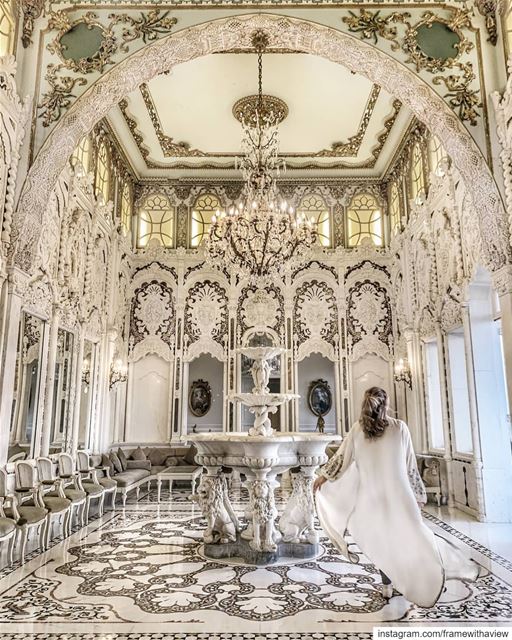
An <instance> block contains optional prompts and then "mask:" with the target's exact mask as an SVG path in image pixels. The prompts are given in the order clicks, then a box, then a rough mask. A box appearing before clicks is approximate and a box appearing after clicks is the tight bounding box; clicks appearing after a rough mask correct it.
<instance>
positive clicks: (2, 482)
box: [0, 467, 9, 498]
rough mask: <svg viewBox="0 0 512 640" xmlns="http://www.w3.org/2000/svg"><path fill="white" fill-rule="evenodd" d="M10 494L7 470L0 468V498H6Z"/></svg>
mask: <svg viewBox="0 0 512 640" xmlns="http://www.w3.org/2000/svg"><path fill="white" fill-rule="evenodd" d="M8 495H9V493H8V491H7V471H6V470H5V469H4V468H3V467H1V468H0V498H5V497H7V496H8Z"/></svg>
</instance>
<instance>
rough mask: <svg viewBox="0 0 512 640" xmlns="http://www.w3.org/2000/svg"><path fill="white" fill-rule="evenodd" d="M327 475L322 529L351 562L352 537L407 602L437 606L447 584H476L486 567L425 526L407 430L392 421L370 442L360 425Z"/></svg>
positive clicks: (320, 508) (320, 499)
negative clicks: (481, 568)
mask: <svg viewBox="0 0 512 640" xmlns="http://www.w3.org/2000/svg"><path fill="white" fill-rule="evenodd" d="M320 473H321V474H322V475H324V476H325V477H326V478H328V479H329V480H331V482H326V483H324V484H323V485H322V487H321V489H320V490H319V491H317V492H316V506H317V513H318V517H319V519H320V524H321V525H322V528H323V529H324V531H325V533H326V534H327V535H328V536H329V538H330V539H331V540H332V542H333V543H334V544H335V545H336V546H337V547H338V548H339V550H340V551H341V552H342V553H343V555H345V556H346V557H347V558H348V559H349V560H350V561H351V562H357V561H358V557H357V554H355V553H353V552H351V551H350V550H349V549H348V545H347V542H346V539H345V535H346V533H347V532H349V533H350V535H351V537H352V539H353V540H354V542H355V543H356V544H357V546H358V547H359V549H360V550H361V551H362V552H363V553H364V555H365V556H366V557H367V558H368V559H369V560H370V561H371V562H372V563H373V564H374V565H375V566H376V567H377V568H378V569H380V570H381V571H383V572H384V573H385V574H386V575H387V576H388V577H389V578H390V579H391V581H392V583H393V585H394V586H395V588H396V589H397V590H398V591H399V592H400V593H402V594H403V595H404V597H405V598H407V599H408V600H410V601H411V602H414V603H415V604H417V605H419V606H422V607H432V606H433V605H434V604H435V603H436V602H437V600H438V598H439V596H440V595H441V593H442V591H443V587H444V582H445V580H446V579H451V578H459V579H465V580H475V579H476V578H477V577H478V573H479V567H478V565H477V564H476V563H474V562H473V561H472V560H469V559H468V558H466V556H465V555H464V554H463V553H462V552H461V551H460V550H459V549H458V548H457V547H455V546H454V545H453V544H451V543H450V542H449V541H448V540H445V539H444V538H441V537H439V536H434V534H433V532H432V531H431V530H430V529H429V528H428V527H427V526H426V525H425V524H424V522H423V519H422V516H421V511H420V509H419V507H418V504H417V501H420V502H426V494H425V488H424V485H423V482H422V480H421V477H420V475H419V473H418V468H417V465H416V457H415V455H414V450H413V447H412V442H411V436H410V433H409V429H408V428H407V425H406V424H405V423H404V422H402V421H400V420H394V419H391V418H390V424H389V426H388V427H387V428H386V430H385V432H384V434H383V435H382V436H381V437H380V438H375V439H369V438H367V437H366V436H365V435H364V433H363V430H362V429H361V427H360V426H359V423H358V422H356V424H355V425H354V426H353V427H352V429H351V430H350V432H349V433H348V435H347V437H346V438H345V439H344V441H343V443H342V445H341V447H340V448H339V449H338V451H337V452H336V454H335V455H334V456H333V457H332V458H331V459H330V460H329V462H328V463H327V464H326V465H325V466H324V467H323V468H322V469H321V470H320Z"/></svg>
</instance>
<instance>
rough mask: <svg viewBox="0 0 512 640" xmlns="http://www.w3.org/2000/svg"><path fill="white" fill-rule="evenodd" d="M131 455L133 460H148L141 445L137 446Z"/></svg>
mask: <svg viewBox="0 0 512 640" xmlns="http://www.w3.org/2000/svg"><path fill="white" fill-rule="evenodd" d="M130 457H131V459H132V460H146V454H145V453H144V451H142V449H141V448H140V447H137V448H136V449H135V451H134V452H133V453H132V455H131V456H130Z"/></svg>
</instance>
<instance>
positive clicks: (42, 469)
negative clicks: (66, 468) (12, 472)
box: [36, 458, 55, 482]
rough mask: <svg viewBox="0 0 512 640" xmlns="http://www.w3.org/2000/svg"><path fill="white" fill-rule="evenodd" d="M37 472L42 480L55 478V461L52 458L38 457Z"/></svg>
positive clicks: (46, 480) (47, 480)
mask: <svg viewBox="0 0 512 640" xmlns="http://www.w3.org/2000/svg"><path fill="white" fill-rule="evenodd" d="M36 465H37V473H38V475H39V480H40V481H41V482H49V481H53V480H55V474H54V472H53V462H52V460H50V458H37V461H36Z"/></svg>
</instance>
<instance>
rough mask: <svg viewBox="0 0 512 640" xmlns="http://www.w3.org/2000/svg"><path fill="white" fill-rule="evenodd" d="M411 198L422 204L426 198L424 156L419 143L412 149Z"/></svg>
mask: <svg viewBox="0 0 512 640" xmlns="http://www.w3.org/2000/svg"><path fill="white" fill-rule="evenodd" d="M409 176H410V182H411V198H412V200H414V202H417V203H420V202H421V200H422V198H423V197H424V196H425V193H426V192H425V168H424V166H423V154H422V152H421V148H420V145H419V143H418V142H416V143H415V144H414V145H413V147H412V152H411V165H410V173H409Z"/></svg>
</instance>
